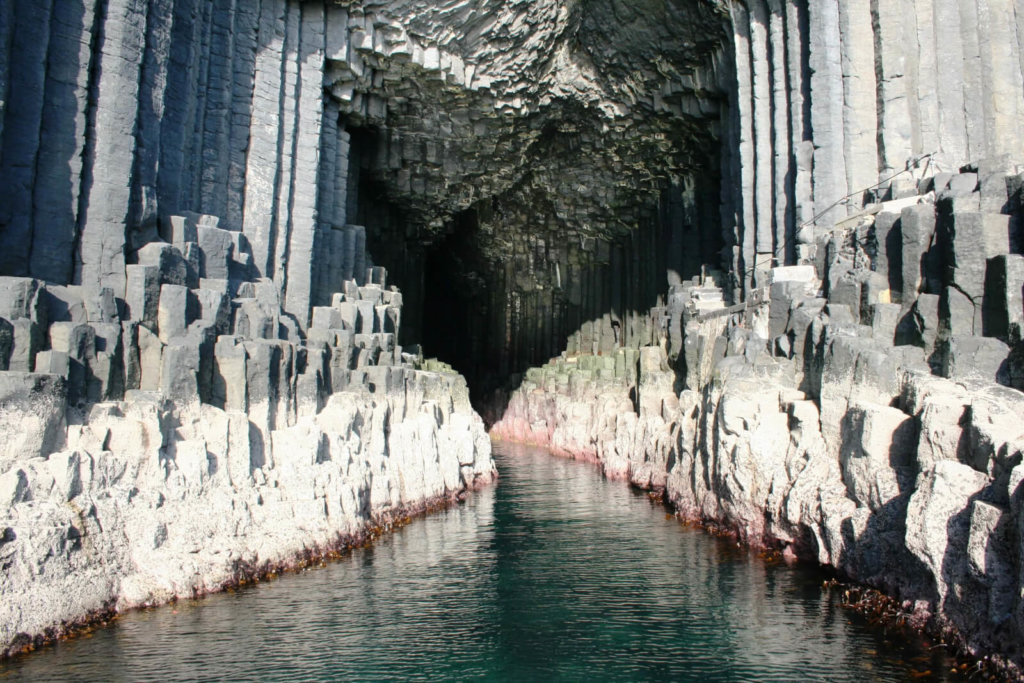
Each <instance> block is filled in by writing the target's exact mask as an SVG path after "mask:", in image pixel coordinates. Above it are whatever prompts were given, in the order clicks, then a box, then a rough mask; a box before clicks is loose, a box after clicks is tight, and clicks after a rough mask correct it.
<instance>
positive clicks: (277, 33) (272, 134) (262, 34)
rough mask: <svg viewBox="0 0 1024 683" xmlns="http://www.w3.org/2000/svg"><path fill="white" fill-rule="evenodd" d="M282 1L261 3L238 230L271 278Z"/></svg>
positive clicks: (280, 94) (257, 263)
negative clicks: (247, 154)
mask: <svg viewBox="0 0 1024 683" xmlns="http://www.w3.org/2000/svg"><path fill="white" fill-rule="evenodd" d="M284 15H285V3H284V0H262V2H261V3H260V23H259V39H258V43H257V45H258V47H257V50H256V66H255V69H256V78H255V82H254V86H253V88H254V91H253V103H252V131H251V133H250V141H249V157H248V159H247V161H246V172H245V208H244V210H243V214H242V215H243V218H242V231H243V232H244V233H245V236H246V237H248V238H249V243H250V244H251V245H252V254H253V263H254V264H255V266H256V270H257V272H258V273H259V274H260V275H263V276H265V277H271V276H272V275H273V269H272V267H271V265H270V257H271V253H272V249H273V244H274V233H275V229H276V226H277V217H276V206H277V200H276V197H277V193H276V185H275V179H276V177H277V167H278V163H279V158H280V146H279V140H278V132H279V127H278V120H279V117H280V114H281V109H282V106H283V105H282V101H281V100H282V97H283V96H284V93H283V92H282V73H281V71H282V62H281V55H282V53H283V51H284V37H285V36H284Z"/></svg>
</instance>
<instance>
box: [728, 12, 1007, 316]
mask: <svg viewBox="0 0 1024 683" xmlns="http://www.w3.org/2000/svg"><path fill="white" fill-rule="evenodd" d="M729 7H730V25H731V28H732V31H731V33H732V36H731V40H730V41H729V46H728V48H727V49H728V53H729V55H728V56H729V58H728V59H726V60H724V61H723V62H722V65H723V68H722V69H720V70H719V74H720V75H721V78H722V82H723V86H724V87H725V88H726V90H727V92H728V93H729V105H728V107H727V108H726V109H725V110H724V114H723V134H722V138H723V142H724V144H723V145H722V153H723V157H722V178H723V179H731V184H730V186H727V187H726V188H725V189H724V191H723V203H722V216H723V229H724V230H725V231H726V233H727V235H726V240H727V244H728V245H729V246H730V247H731V252H732V254H731V256H730V257H729V260H730V261H731V272H732V273H734V279H733V280H732V281H731V282H729V283H726V284H727V286H728V287H732V288H734V289H735V290H736V297H737V300H739V298H740V297H741V296H742V295H743V292H745V291H747V290H750V289H755V288H756V287H758V286H765V284H766V283H767V282H768V277H767V272H768V270H769V269H770V268H771V267H773V266H779V265H791V264H794V263H797V261H798V259H812V258H814V252H815V251H816V250H817V249H818V248H819V247H820V243H819V241H820V240H821V239H825V240H827V239H828V234H827V233H828V229H829V228H830V226H831V225H832V224H833V223H835V222H837V221H839V220H841V219H842V218H844V217H846V216H848V215H851V214H854V213H856V212H858V211H860V210H861V208H862V207H863V206H865V205H866V204H869V203H872V202H874V201H877V200H879V199H898V198H900V197H904V196H908V195H913V194H915V193H916V184H917V182H918V181H919V180H920V178H922V177H925V176H929V175H933V174H935V173H937V172H940V173H941V172H953V173H955V172H957V171H958V170H960V168H961V167H962V166H964V165H966V164H968V163H975V164H977V163H978V162H979V161H982V160H991V162H992V163H994V164H1000V163H1005V160H1003V161H1001V162H1000V161H997V160H998V159H999V158H1000V157H1002V156H1003V155H1006V154H1010V155H1011V156H1014V157H1015V158H1016V157H1017V156H1019V149H1020V142H1021V141H1020V130H1021V124H1022V123H1024V119H1022V117H1024V86H1022V83H1024V75H1022V70H1021V69H1022V63H1021V55H1022V54H1024V52H1022V46H1021V43H1020V35H1021V26H1024V17H1022V16H1021V10H1020V7H1019V6H1016V5H1015V4H1014V3H1013V2H1010V1H1009V0H998V1H996V2H987V1H985V2H979V1H976V0H963V1H960V2H942V1H940V0H935V1H934V2H933V1H930V0H925V1H916V2H915V1H911V0H906V1H902V2H885V3H872V2H868V1H867V0H828V1H827V2H811V3H806V2H782V1H775V0H752V1H751V2H744V3H739V2H734V3H730V6H729ZM999 170H1004V169H999ZM821 227H824V228H825V230H821V229H820V228H821Z"/></svg>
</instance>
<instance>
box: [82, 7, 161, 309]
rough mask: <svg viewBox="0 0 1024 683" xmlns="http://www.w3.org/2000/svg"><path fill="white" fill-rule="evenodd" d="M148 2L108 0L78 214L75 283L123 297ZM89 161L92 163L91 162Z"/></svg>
mask: <svg viewBox="0 0 1024 683" xmlns="http://www.w3.org/2000/svg"><path fill="white" fill-rule="evenodd" d="M145 33H146V3H145V2H143V0H109V2H108V3H107V14H106V17H105V20H104V23H103V27H102V30H101V32H100V36H99V45H100V46H101V47H100V50H99V54H98V55H96V56H95V58H96V59H98V60H99V64H98V67H97V69H96V70H95V71H94V73H95V74H97V80H96V82H95V83H94V97H95V100H94V105H93V107H94V109H93V117H94V118H93V121H92V124H93V125H92V135H91V136H90V140H89V143H88V144H87V146H86V163H87V164H89V166H90V172H89V173H88V176H87V178H86V179H85V188H84V191H87V192H88V197H87V202H88V208H87V209H86V210H85V211H83V212H82V213H80V214H79V216H78V219H79V234H80V237H79V244H78V253H77V261H76V264H75V282H76V283H78V284H82V285H83V286H85V287H88V288H90V289H91V288H96V291H98V289H99V288H101V287H110V288H111V289H112V290H113V292H114V295H115V296H116V297H119V298H123V297H124V292H125V270H124V266H125V262H124V246H125V220H126V217H127V215H128V208H129V202H130V199H131V196H130V195H131V182H132V164H131V163H126V160H130V159H132V158H133V156H134V154H135V120H136V113H137V106H135V105H134V104H132V105H128V106H126V102H132V103H135V102H137V101H138V93H139V70H140V64H142V51H143V48H144V46H145ZM90 162H91V163H90Z"/></svg>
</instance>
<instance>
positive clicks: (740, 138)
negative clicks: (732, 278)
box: [731, 3, 757, 290]
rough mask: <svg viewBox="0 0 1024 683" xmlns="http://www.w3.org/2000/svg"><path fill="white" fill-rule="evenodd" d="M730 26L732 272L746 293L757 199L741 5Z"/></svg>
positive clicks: (745, 28)
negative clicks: (734, 205) (734, 181)
mask: <svg viewBox="0 0 1024 683" xmlns="http://www.w3.org/2000/svg"><path fill="white" fill-rule="evenodd" d="M731 11H732V22H733V51H734V54H735V56H736V57H735V69H736V70H735V78H736V80H735V83H734V89H733V91H734V92H735V109H734V113H733V117H734V121H735V123H734V125H735V127H736V132H737V136H736V139H735V140H734V142H735V144H736V147H737V149H738V151H739V154H738V159H736V164H735V167H736V171H737V175H738V179H739V185H738V187H737V188H736V190H735V191H734V193H735V192H738V193H739V198H740V199H739V202H740V203H739V206H738V211H737V218H738V220H737V225H736V228H735V231H736V237H737V242H738V244H739V247H740V254H739V262H738V263H735V264H734V266H733V267H734V268H735V269H736V271H737V274H738V276H739V278H740V281H741V282H740V286H741V287H742V288H743V289H744V290H745V289H747V288H748V287H749V286H750V282H751V279H752V275H753V268H754V263H755V253H756V225H757V213H756V203H755V201H756V199H755V193H754V182H755V178H754V155H755V147H754V125H753V107H752V103H753V75H752V71H751V58H750V22H749V13H748V12H747V10H746V8H744V7H742V6H741V5H739V4H738V3H737V4H734V5H732V7H731Z"/></svg>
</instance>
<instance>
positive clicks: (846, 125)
mask: <svg viewBox="0 0 1024 683" xmlns="http://www.w3.org/2000/svg"><path fill="white" fill-rule="evenodd" d="M839 31H840V35H841V39H842V45H843V49H842V53H843V58H842V62H841V65H842V69H843V156H844V158H845V159H846V183H847V187H848V188H849V191H851V192H852V191H860V190H863V189H866V188H868V187H871V186H872V185H874V184H875V183H877V182H878V151H877V150H878V147H877V138H878V124H877V110H878V107H877V92H876V87H875V40H874V34H873V31H872V28H871V3H870V0H845V1H844V2H842V3H840V5H839ZM860 199H861V198H860V197H854V198H853V203H854V206H855V208H860Z"/></svg>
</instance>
